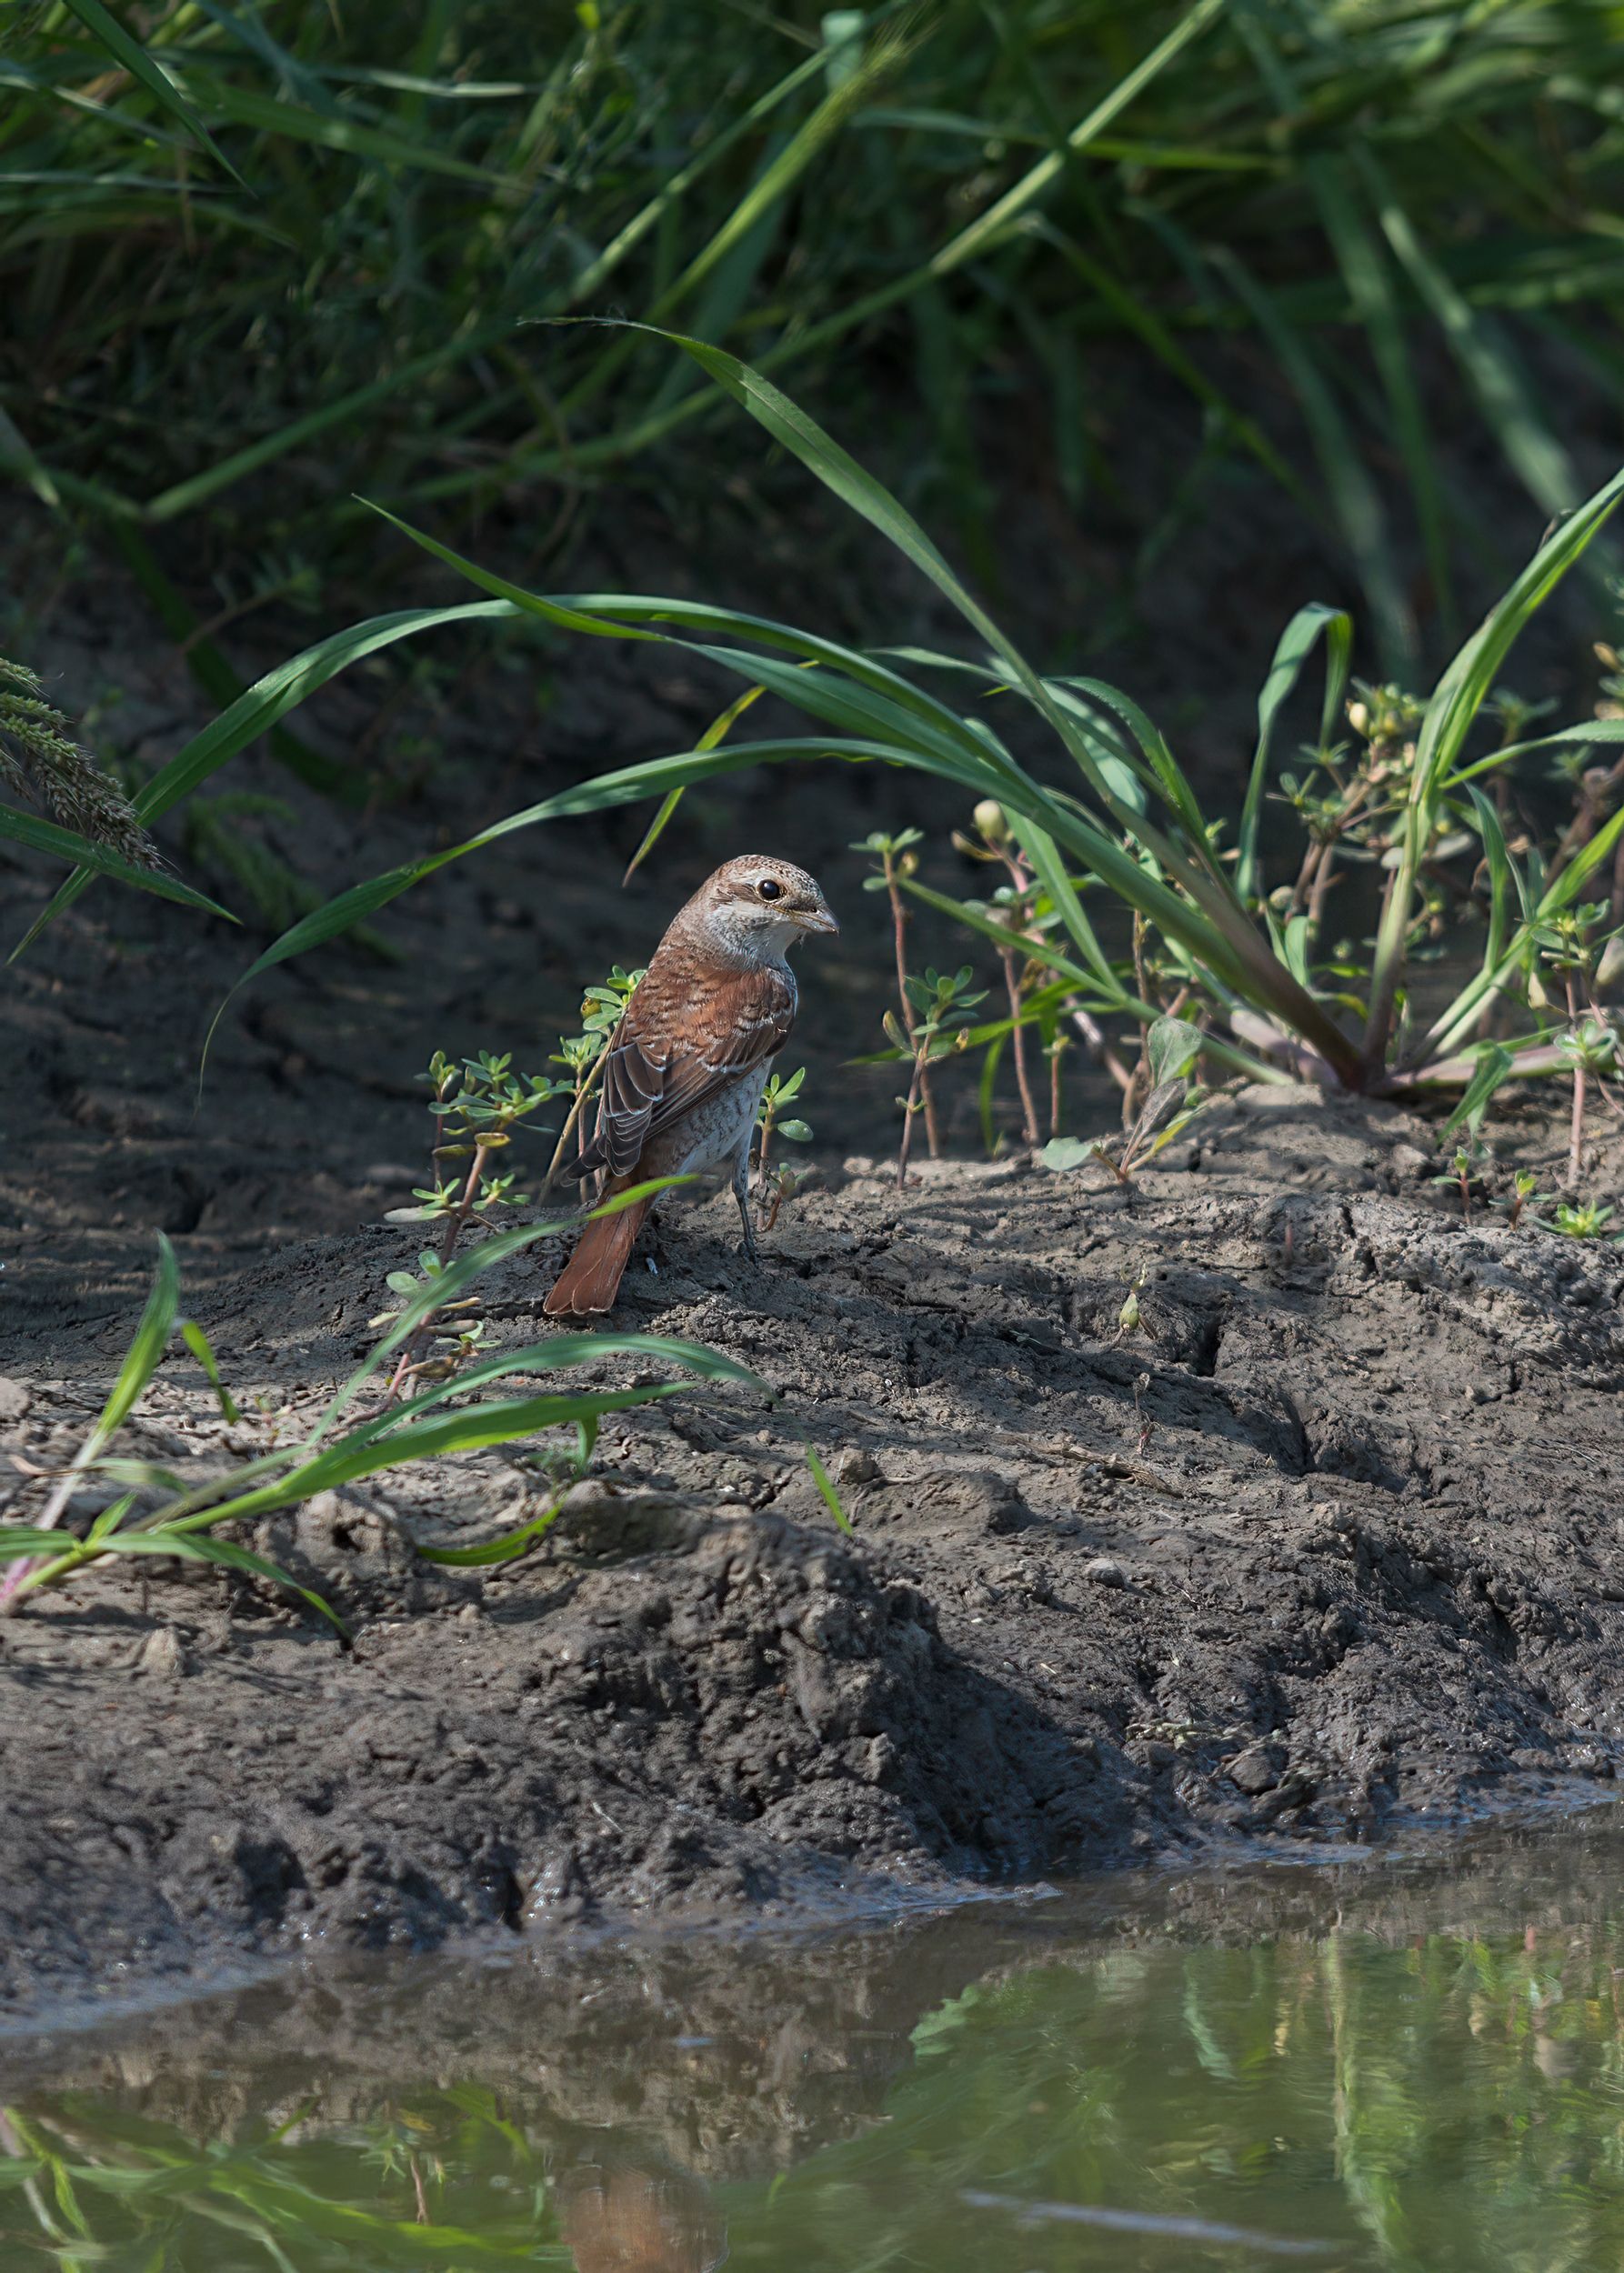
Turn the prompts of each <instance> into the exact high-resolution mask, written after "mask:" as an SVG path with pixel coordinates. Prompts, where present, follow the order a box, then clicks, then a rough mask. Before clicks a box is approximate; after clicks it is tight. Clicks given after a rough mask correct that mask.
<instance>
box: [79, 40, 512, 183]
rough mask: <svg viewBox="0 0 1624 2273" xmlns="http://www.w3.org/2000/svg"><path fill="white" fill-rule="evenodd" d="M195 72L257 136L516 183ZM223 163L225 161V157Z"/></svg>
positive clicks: (218, 106)
mask: <svg viewBox="0 0 1624 2273" xmlns="http://www.w3.org/2000/svg"><path fill="white" fill-rule="evenodd" d="M68 5H70V6H84V5H95V0H68ZM195 76H196V79H197V83H198V85H200V86H202V85H206V88H207V97H208V104H209V107H210V109H211V110H213V111H214V112H215V114H216V115H217V116H219V117H221V118H226V119H229V120H230V121H231V123H232V124H233V125H237V126H248V127H252V128H254V129H255V130H256V132H258V133H260V134H264V135H277V136H281V137H283V138H285V139H286V140H287V141H289V142H306V143H313V144H315V145H316V146H317V147H319V148H322V149H326V150H342V151H343V152H344V153H345V154H346V155H347V156H350V157H356V158H370V159H373V160H375V161H376V163H377V164H379V165H389V166H398V167H399V168H400V169H401V170H402V171H403V172H406V173H413V172H419V173H428V174H444V175H449V176H450V178H451V179H452V180H454V181H459V182H468V183H471V184H472V185H474V186H475V187H476V188H480V189H486V190H499V189H504V188H506V187H509V186H511V187H513V188H514V189H517V188H518V187H519V185H518V184H517V183H516V182H514V183H512V184H511V185H510V184H509V183H508V182H507V181H506V178H505V177H504V176H503V175H499V174H492V173H489V172H487V170H486V168H485V167H484V166H482V165H469V164H468V163H467V161H466V159H464V158H458V157H454V156H453V155H451V153H450V152H449V151H448V150H442V149H440V148H439V147H438V145H436V144H435V143H434V142H431V141H430V140H428V139H427V138H426V136H425V137H422V138H414V137H413V136H411V135H395V134H391V133H389V131H388V130H387V128H386V127H381V126H369V125H366V123H365V122H364V121H362V120H360V119H355V118H350V117H347V116H345V115H342V114H336V115H335V114H333V113H330V112H326V111H317V110H312V109H310V108H308V107H307V106H306V105H304V104H302V103H290V102H286V101H284V100H283V99H282V98H281V97H280V96H278V95H263V94H261V93H260V91H259V89H258V88H257V87H246V86H243V85H239V84H238V83H237V82H236V81H235V80H232V79H225V78H216V77H214V76H212V75H206V74H204V73H202V72H199V73H197V74H196V75H195ZM211 146H212V145H211ZM216 155H217V154H216ZM221 163H222V165H224V164H225V160H224V159H222V160H221ZM238 178H239V179H240V178H241V177H240V176H239V177H238Z"/></svg>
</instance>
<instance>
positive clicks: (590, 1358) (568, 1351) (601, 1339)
mask: <svg viewBox="0 0 1624 2273" xmlns="http://www.w3.org/2000/svg"><path fill="white" fill-rule="evenodd" d="M662 1188H664V1187H662ZM602 1357H657V1358H659V1359H660V1360H661V1362H662V1363H664V1364H669V1365H674V1366H682V1367H685V1368H686V1369H687V1371H688V1372H689V1373H692V1374H694V1375H696V1376H697V1378H698V1379H700V1380H701V1381H727V1382H731V1383H733V1384H735V1385H736V1386H737V1387H740V1388H745V1389H753V1390H754V1391H755V1392H756V1394H757V1396H758V1397H766V1398H768V1399H769V1400H770V1398H771V1397H772V1391H771V1389H770V1388H769V1387H768V1386H767V1383H766V1382H765V1381H763V1380H762V1378H761V1377H760V1375H759V1374H755V1373H752V1372H751V1371H750V1369H749V1367H747V1366H741V1365H739V1364H738V1363H737V1360H736V1359H734V1358H731V1357H723V1356H722V1355H721V1353H720V1352H719V1351H717V1350H714V1349H707V1348H706V1347H705V1346H704V1344H703V1343H702V1342H689V1341H686V1340H683V1339H682V1338H680V1337H675V1336H674V1337H666V1336H664V1335H659V1334H609V1333H600V1334H555V1335H552V1336H551V1337H549V1338H548V1339H547V1340H546V1341H545V1342H529V1343H526V1344H525V1345H524V1347H521V1348H518V1349H515V1350H498V1351H496V1353H495V1354H494V1355H493V1356H492V1357H484V1358H481V1359H480V1360H479V1361H478V1362H477V1363H476V1364H475V1365H472V1366H465V1367H461V1368H460V1369H459V1370H458V1371H457V1372H456V1374H455V1375H454V1376H453V1377H452V1378H451V1379H450V1380H449V1381H446V1382H442V1383H440V1384H439V1385H438V1386H437V1387H435V1388H432V1389H426V1390H425V1391H424V1392H423V1393H422V1394H421V1395H420V1396H418V1397H411V1398H408V1399H407V1400H406V1402H404V1403H403V1404H400V1405H395V1406H391V1407H389V1408H388V1409H387V1411H386V1412H383V1413H378V1414H375V1415H374V1416H373V1417H372V1418H371V1419H370V1420H366V1421H363V1422H362V1423H361V1424H360V1425H359V1427H356V1428H352V1429H349V1430H346V1435H345V1442H346V1444H354V1443H358V1442H361V1441H363V1440H366V1441H370V1440H371V1439H373V1438H375V1437H380V1436H387V1435H389V1434H390V1433H391V1432H392V1431H394V1430H395V1429H396V1428H399V1427H403V1426H406V1425H407V1424H409V1423H410V1422H412V1421H414V1420H416V1418H417V1417H418V1416H419V1415H420V1414H423V1413H426V1412H428V1411H431V1410H432V1409H433V1408H434V1407H436V1406H441V1405H444V1404H446V1402H447V1401H448V1400H449V1399H450V1398H452V1397H466V1396H468V1395H469V1394H470V1393H471V1392H472V1391H473V1390H475V1389H482V1388H484V1387H485V1386H486V1383H487V1382H491V1381H506V1380H507V1379H509V1378H510V1377H517V1376H518V1375H520V1374H526V1373H550V1372H552V1371H553V1370H554V1369H555V1368H560V1369H562V1368H563V1367H568V1366H581V1365H591V1364H592V1363H593V1362H594V1361H595V1360H596V1359H598V1358H602Z"/></svg>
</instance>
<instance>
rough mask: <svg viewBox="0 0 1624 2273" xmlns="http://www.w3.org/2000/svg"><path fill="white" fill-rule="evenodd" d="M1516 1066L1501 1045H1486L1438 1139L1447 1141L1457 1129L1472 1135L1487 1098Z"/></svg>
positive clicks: (1487, 1102)
mask: <svg viewBox="0 0 1624 2273" xmlns="http://www.w3.org/2000/svg"><path fill="white" fill-rule="evenodd" d="M1516 1065H1517V1060H1516V1058H1515V1057H1514V1056H1512V1054H1511V1052H1510V1051H1509V1049H1507V1048H1506V1047H1505V1046H1504V1045H1503V1044H1501V1043H1499V1042H1492V1043H1490V1044H1489V1047H1488V1048H1487V1049H1486V1050H1484V1052H1483V1053H1482V1055H1481V1056H1480V1057H1479V1059H1478V1066H1477V1070H1476V1072H1475V1073H1474V1074H1473V1075H1472V1077H1471V1079H1470V1080H1469V1082H1468V1083H1467V1085H1466V1088H1465V1090H1464V1092H1463V1093H1462V1096H1461V1099H1460V1102H1459V1105H1458V1106H1456V1107H1455V1110H1454V1111H1453V1112H1452V1113H1451V1114H1450V1116H1449V1119H1448V1120H1447V1121H1446V1122H1445V1123H1444V1125H1443V1126H1442V1128H1441V1129H1440V1130H1439V1138H1440V1140H1447V1139H1448V1138H1449V1137H1450V1136H1453V1135H1454V1134H1455V1131H1456V1130H1457V1129H1458V1128H1461V1127H1466V1128H1469V1129H1471V1130H1472V1131H1473V1132H1474V1133H1475V1132H1476V1130H1477V1126H1478V1124H1479V1121H1480V1120H1481V1119H1482V1117H1483V1115H1484V1113H1485V1112H1486V1110H1487V1109H1488V1106H1489V1099H1490V1097H1492V1096H1493V1095H1494V1093H1495V1091H1496V1090H1497V1089H1498V1088H1499V1086H1500V1084H1501V1083H1502V1082H1503V1081H1505V1080H1507V1079H1508V1078H1509V1076H1510V1075H1511V1074H1512V1072H1514V1070H1515V1069H1516Z"/></svg>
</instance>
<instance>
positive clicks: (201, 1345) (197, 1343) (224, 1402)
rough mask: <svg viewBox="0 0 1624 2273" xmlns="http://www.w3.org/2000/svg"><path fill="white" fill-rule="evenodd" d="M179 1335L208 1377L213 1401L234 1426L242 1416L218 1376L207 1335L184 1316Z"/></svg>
mask: <svg viewBox="0 0 1624 2273" xmlns="http://www.w3.org/2000/svg"><path fill="white" fill-rule="evenodd" d="M180 1337H181V1339H182V1341H183V1342H185V1346H186V1347H187V1348H188V1349H189V1350H190V1351H191V1353H192V1355H193V1357H195V1359H196V1360H197V1362H198V1364H199V1365H200V1366H201V1367H203V1370H204V1372H205V1374H206V1376H207V1377H208V1386H209V1387H210V1388H211V1389H212V1390H213V1391H214V1393H215V1401H216V1404H217V1405H218V1406H219V1407H220V1411H221V1414H222V1416H223V1417H225V1418H226V1420H227V1421H230V1422H231V1423H232V1424H233V1425H234V1426H235V1425H236V1422H238V1421H240V1420H241V1419H242V1414H241V1413H240V1412H239V1411H238V1410H237V1406H236V1399H235V1398H234V1397H233V1396H232V1394H231V1392H230V1390H229V1389H228V1388H227V1387H226V1384H225V1383H224V1381H222V1380H221V1378H220V1367H219V1365H218V1362H217V1361H216V1357H215V1352H214V1346H213V1344H212V1343H211V1342H210V1340H209V1338H208V1336H207V1335H206V1333H205V1332H204V1330H203V1328H202V1327H200V1326H198V1325H197V1324H196V1323H195V1321H194V1320H193V1319H191V1318H185V1319H184V1320H183V1321H182V1323H181V1329H180Z"/></svg>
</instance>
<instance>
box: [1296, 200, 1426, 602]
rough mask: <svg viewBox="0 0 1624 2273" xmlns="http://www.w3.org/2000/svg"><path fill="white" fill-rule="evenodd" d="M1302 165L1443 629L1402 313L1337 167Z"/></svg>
mask: <svg viewBox="0 0 1624 2273" xmlns="http://www.w3.org/2000/svg"><path fill="white" fill-rule="evenodd" d="M1305 170H1306V172H1307V175H1308V183H1309V186H1310V187H1311V189H1312V190H1313V193H1314V198H1315V202H1316V204H1317V205H1318V207H1319V212H1320V216H1321V218H1322V220H1323V221H1324V223H1325V230H1326V235H1328V237H1329V239H1330V242H1331V247H1332V249H1333V251H1334V252H1335V254H1336V255H1337V260H1338V265H1339V266H1340V268H1341V271H1342V275H1343V279H1344V281H1345V282H1346V284H1347V285H1348V297H1349V299H1350V300H1351V301H1352V303H1353V308H1354V313H1355V315H1357V316H1358V320H1359V322H1360V323H1361V324H1362V325H1363V326H1364V329H1365V336H1366V337H1367V339H1368V341H1369V343H1370V353H1371V355H1372V356H1373V357H1374V359H1375V363H1376V367H1377V370H1378V373H1379V374H1380V376H1381V384H1382V391H1383V393H1384V394H1385V395H1386V396H1387V399H1388V413H1389V415H1390V416H1391V419H1392V427H1393V436H1394V439H1395V440H1396V442H1397V444H1398V451H1399V454H1400V456H1402V458H1403V460H1404V469H1405V474H1406V476H1407V477H1408V483H1409V493H1410V496H1411V497H1412V498H1413V500H1414V502H1415V509H1416V519H1417V522H1418V525H1419V527H1420V532H1421V545H1422V549H1423V551H1424V553H1425V555H1426V558H1427V573H1428V576H1429V580H1430V582H1431V585H1432V590H1433V594H1434V596H1435V597H1436V599H1437V602H1438V609H1439V616H1440V618H1441V620H1442V623H1443V625H1444V628H1445V631H1446V634H1448V633H1449V631H1450V630H1451V628H1452V626H1453V623H1454V615H1455V610H1454V602H1453V598H1452V588H1451V578H1450V575H1449V540H1448V531H1447V529H1446V526H1445V521H1444V509H1443V498H1442V494H1441V492H1440V489H1439V480H1438V470H1437V469H1438V456H1437V452H1436V451H1435V449H1434V447H1433V443H1432V437H1431V435H1430V434H1429V431H1428V426H1427V414H1426V410H1425V408H1424V406H1423V405H1422V402H1421V396H1420V390H1419V388H1418V386H1417V384H1416V377H1415V372H1414V369H1413V367H1412V365H1411V363H1410V357H1409V347H1408V341H1407V338H1406V330H1407V325H1406V320H1405V316H1404V314H1403V312H1402V311H1401V310H1400V307H1399V305H1398V297H1397V295H1396V294H1395V293H1394V290H1393V285H1392V279H1391V277H1390V276H1389V275H1388V268H1387V264H1386V262H1385V261H1384V260H1383V258H1382V255H1381V250H1380V247H1379V246H1378V244H1377V242H1376V240H1375V238H1374V236H1373V235H1371V232H1370V229H1369V226H1368V223H1367V221H1366V219H1365V215H1363V213H1362V212H1361V211H1360V210H1359V205H1358V199H1357V197H1356V196H1355V195H1354V194H1353V191H1352V189H1351V187H1350V186H1349V185H1348V182H1347V180H1346V179H1345V178H1344V175H1343V173H1342V171H1341V169H1340V167H1339V166H1338V165H1336V164H1333V163H1330V162H1328V161H1326V160H1323V159H1314V160H1311V161H1310V162H1309V163H1308V166H1307V168H1306V169H1305Z"/></svg>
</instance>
